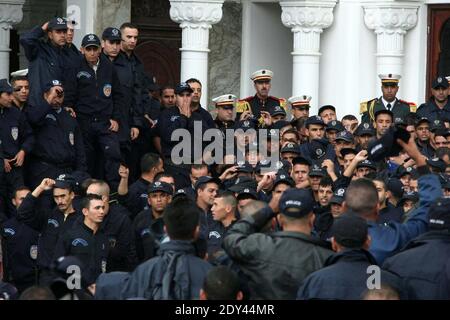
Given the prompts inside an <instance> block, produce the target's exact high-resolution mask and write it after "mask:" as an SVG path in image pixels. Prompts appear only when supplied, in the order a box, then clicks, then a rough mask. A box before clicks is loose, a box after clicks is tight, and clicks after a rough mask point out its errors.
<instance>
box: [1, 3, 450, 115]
mask: <svg viewBox="0 0 450 320" xmlns="http://www.w3.org/2000/svg"><path fill="white" fill-rule="evenodd" d="M0 12H1V14H0V25H1V28H0V77H1V78H4V77H6V75H8V74H9V68H10V67H11V68H19V67H20V68H23V67H26V66H27V62H26V60H25V59H24V58H23V57H22V56H21V54H20V48H19V46H18V36H19V35H20V34H21V33H22V32H24V31H25V30H28V29H30V28H31V27H33V26H34V25H37V24H42V23H43V22H44V21H46V20H48V19H49V18H50V17H52V16H54V15H56V14H58V15H65V16H68V17H69V18H73V19H75V20H76V21H77V22H79V24H78V25H77V28H78V30H77V32H76V37H75V42H76V43H77V44H79V43H80V42H81V38H82V36H83V35H84V34H85V33H88V32H95V33H97V34H101V32H102V30H103V29H104V28H106V27H108V26H120V25H121V24H122V23H123V22H126V21H132V22H133V23H136V24H137V25H138V26H139V28H140V30H141V36H140V44H139V46H138V47H137V49H136V50H137V54H138V55H139V56H140V57H141V59H142V60H143V62H144V64H145V67H146V70H147V71H148V72H151V73H152V74H153V75H154V76H155V78H156V80H157V82H158V84H161V85H163V84H166V83H176V82H178V81H179V80H180V79H182V80H186V79H187V78H189V77H195V78H198V79H200V80H201V81H202V83H203V84H204V96H203V100H202V105H203V106H209V105H210V104H211V98H213V97H214V96H217V95H220V94H224V93H233V94H235V95H237V96H239V97H246V96H249V95H253V94H254V89H253V84H252V82H251V80H250V74H251V73H252V72H253V71H255V70H257V69H260V68H268V69H271V70H272V71H274V78H273V83H272V91H271V94H273V95H275V96H279V97H285V98H289V97H290V96H293V95H303V94H307V95H311V96H312V101H311V103H312V106H313V108H314V109H317V107H318V106H320V105H324V104H332V105H334V106H336V108H337V110H338V117H342V116H344V115H345V114H349V113H350V114H355V115H357V114H358V111H359V103H360V102H361V101H363V100H368V99H371V98H374V97H376V96H380V95H381V89H380V81H379V79H378V76H377V75H378V74H379V73H393V74H400V75H401V76H402V79H401V80H400V90H399V94H398V97H400V98H402V99H404V100H407V101H412V102H416V103H421V102H423V101H425V100H426V98H427V97H428V95H429V84H430V83H431V79H432V78H433V77H434V76H436V75H437V74H441V75H450V0H408V1H405V0H384V1H378V0H340V1H336V0H308V1H305V0H296V1H289V0H284V1H273V0H230V1H223V0H170V1H169V0H137V1H130V0H67V1H54V0H45V1H37V0H26V1H24V0H0ZM313 111H314V110H313Z"/></svg>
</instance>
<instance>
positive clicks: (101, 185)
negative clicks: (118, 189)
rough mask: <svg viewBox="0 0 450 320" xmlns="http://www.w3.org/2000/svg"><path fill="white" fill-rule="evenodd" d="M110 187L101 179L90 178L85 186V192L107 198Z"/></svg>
mask: <svg viewBox="0 0 450 320" xmlns="http://www.w3.org/2000/svg"><path fill="white" fill-rule="evenodd" d="M110 192H111V189H110V188H109V185H108V184H107V183H106V182H105V181H103V180H96V179H92V180H91V183H90V184H89V185H88V186H87V188H86V193H91V194H97V195H99V196H102V197H107V198H109V193H110Z"/></svg>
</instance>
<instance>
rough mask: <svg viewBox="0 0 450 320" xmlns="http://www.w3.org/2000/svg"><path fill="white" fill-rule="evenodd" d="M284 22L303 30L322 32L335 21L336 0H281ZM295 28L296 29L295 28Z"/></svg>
mask: <svg viewBox="0 0 450 320" xmlns="http://www.w3.org/2000/svg"><path fill="white" fill-rule="evenodd" d="M280 5H281V9H282V13H281V21H282V22H283V24H284V25H285V26H286V27H288V28H291V29H293V31H294V32H295V31H296V30H300V29H301V30H302V31H303V32H309V31H313V32H319V33H320V32H322V30H323V29H325V28H328V27H329V26H331V24H332V23H333V8H334V6H335V5H336V1H282V2H280ZM294 29H295V30H294Z"/></svg>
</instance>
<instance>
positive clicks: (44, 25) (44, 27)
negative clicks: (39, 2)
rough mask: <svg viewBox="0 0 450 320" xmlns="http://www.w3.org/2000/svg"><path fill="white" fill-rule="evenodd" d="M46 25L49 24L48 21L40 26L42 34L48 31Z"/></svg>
mask: <svg viewBox="0 0 450 320" xmlns="http://www.w3.org/2000/svg"><path fill="white" fill-rule="evenodd" d="M48 23H49V21H47V22H46V23H44V24H43V25H42V27H41V28H42V30H43V31H44V32H47V31H48Z"/></svg>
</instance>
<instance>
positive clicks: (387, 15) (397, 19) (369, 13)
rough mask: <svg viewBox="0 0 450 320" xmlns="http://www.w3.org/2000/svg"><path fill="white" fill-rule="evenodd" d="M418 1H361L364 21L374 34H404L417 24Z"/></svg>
mask: <svg viewBox="0 0 450 320" xmlns="http://www.w3.org/2000/svg"><path fill="white" fill-rule="evenodd" d="M419 6H420V3H418V2H413V1H402V2H400V1H376V2H365V3H363V8H364V22H365V24H366V26H367V27H368V28H369V29H372V30H374V31H375V33H376V34H380V33H387V34H393V33H398V34H406V32H407V31H408V30H410V29H412V28H414V27H415V25H416V24H417V10H418V8H419Z"/></svg>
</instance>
